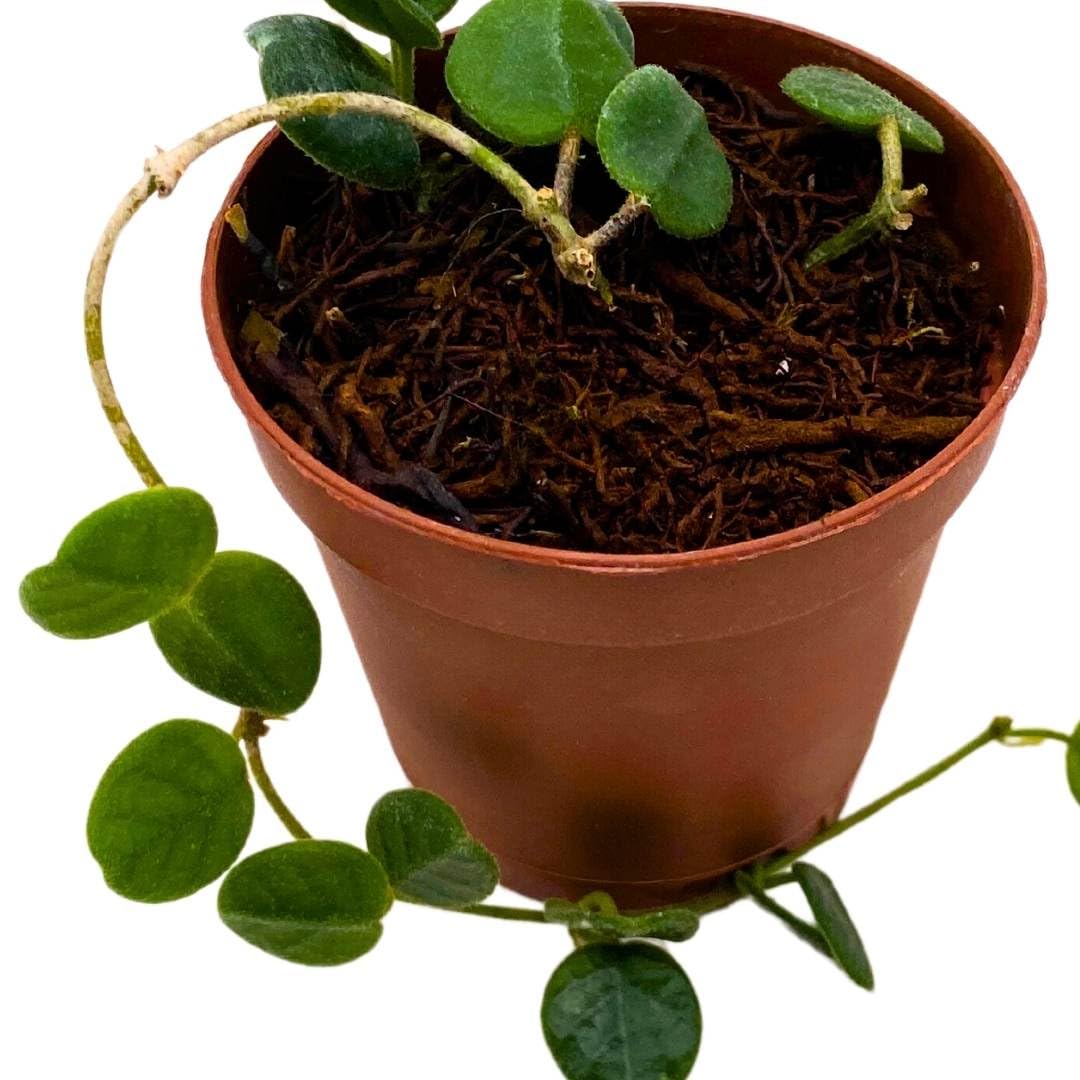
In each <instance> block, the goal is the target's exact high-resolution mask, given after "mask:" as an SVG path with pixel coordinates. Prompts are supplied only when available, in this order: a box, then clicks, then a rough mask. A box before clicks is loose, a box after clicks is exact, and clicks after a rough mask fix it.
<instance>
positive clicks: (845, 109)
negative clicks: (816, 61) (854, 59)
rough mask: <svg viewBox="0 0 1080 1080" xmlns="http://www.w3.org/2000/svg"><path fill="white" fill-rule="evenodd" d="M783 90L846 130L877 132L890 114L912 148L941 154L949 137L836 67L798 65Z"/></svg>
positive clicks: (887, 95) (873, 86) (874, 87)
mask: <svg viewBox="0 0 1080 1080" xmlns="http://www.w3.org/2000/svg"><path fill="white" fill-rule="evenodd" d="M780 89H781V90H783V91H784V93H785V94H787V96H788V97H789V98H791V100H792V101H794V102H795V103H796V104H797V105H801V106H802V107H803V108H804V109H805V110H806V111H807V112H808V113H810V114H811V115H813V116H816V117H817V118H818V119H819V120H824V121H825V122H826V123H829V124H832V125H833V126H834V127H838V128H841V129H842V130H844V131H854V132H856V133H857V134H860V135H873V134H874V133H875V132H876V131H877V129H878V128H879V127H880V126H881V122H882V121H883V120H884V119H885V117H887V116H895V117H896V122H897V124H898V126H899V128H900V141H901V142H902V143H903V145H904V146H906V147H907V148H908V149H909V150H926V151H929V152H931V153H934V154H940V153H942V152H943V151H944V149H945V140H944V139H943V138H942V137H941V132H940V131H938V129H937V128H936V127H934V125H933V124H931V123H930V121H929V120H927V119H926V118H925V117H922V116H920V115H919V114H918V113H917V112H915V110H914V109H909V108H908V107H907V106H906V105H905V104H904V103H903V102H902V101H900V100H899V99H898V98H896V97H894V96H893V95H892V94H890V93H889V92H888V90H883V89H882V88H881V87H880V86H877V85H876V84H874V83H872V82H870V81H869V80H868V79H864V78H863V77H862V76H861V75H856V74H855V72H854V71H848V70H847V69H846V68H835V67H813V66H811V67H798V68H795V70H794V71H790V72H788V74H787V75H786V76H785V78H784V81H783V82H782V83H781V84H780Z"/></svg>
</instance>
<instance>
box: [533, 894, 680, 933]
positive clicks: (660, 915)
mask: <svg viewBox="0 0 1080 1080" xmlns="http://www.w3.org/2000/svg"><path fill="white" fill-rule="evenodd" d="M544 917H545V918H546V919H547V921H548V922H552V923H559V924H560V925H562V926H566V927H568V928H569V929H571V930H576V931H578V932H579V933H583V934H589V935H595V938H596V939H597V940H608V941H617V940H620V939H624V938H656V939H658V940H660V941H688V940H689V939H690V938H692V937H693V936H694V935H695V934H696V933H697V931H698V927H699V926H700V922H701V921H700V919H699V918H698V916H697V915H696V914H695V913H694V912H693V911H691V910H690V909H689V908H664V909H662V910H661V911H650V912H648V913H646V914H642V915H620V914H618V913H611V914H609V913H607V912H598V911H588V910H586V909H585V908H583V907H582V905H580V904H572V903H571V902H570V901H569V900H558V899H555V900H547V901H545V903H544Z"/></svg>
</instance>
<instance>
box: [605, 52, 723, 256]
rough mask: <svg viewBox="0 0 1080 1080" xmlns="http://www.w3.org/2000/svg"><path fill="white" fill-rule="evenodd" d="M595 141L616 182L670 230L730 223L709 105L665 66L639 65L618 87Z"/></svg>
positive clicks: (705, 230)
mask: <svg viewBox="0 0 1080 1080" xmlns="http://www.w3.org/2000/svg"><path fill="white" fill-rule="evenodd" d="M596 144H597V146H598V147H599V150H600V156H601V158H603V161H604V164H605V165H606V166H607V170H608V172H610V173H611V175H612V177H613V178H614V180H615V182H616V183H618V184H619V185H620V186H621V187H624V188H625V189H626V190H627V191H630V192H632V193H633V194H635V195H639V196H642V197H643V198H645V199H647V200H648V202H649V206H650V207H651V209H652V215H653V217H654V218H655V219H656V222H657V224H658V225H659V226H660V227H661V228H662V229H665V230H667V232H669V233H673V234H674V235H675V236H682V237H686V238H694V237H700V236H708V235H709V234H710V233H714V232H717V231H718V230H719V229H721V228H722V227H723V225H724V222H725V221H727V216H728V213H729V211H730V210H731V198H732V184H731V168H730V167H729V165H728V162H727V158H726V157H725V156H724V152H723V151H722V150H721V149H720V147H719V146H718V145H717V142H716V140H715V139H714V138H713V136H712V134H711V132H710V131H709V124H708V120H707V119H706V117H705V110H704V109H702V107H701V106H700V105H699V104H698V103H697V102H696V101H695V100H694V99H693V98H692V97H691V96H690V95H689V94H688V93H687V92H686V91H685V90H684V89H683V88H682V86H680V84H679V81H678V79H676V78H675V76H674V75H671V74H669V73H668V72H666V71H664V69H663V68H658V67H654V66H652V65H650V66H647V67H643V68H638V70H637V71H635V72H634V73H633V74H631V75H628V76H627V77H626V78H625V79H623V81H622V82H621V83H619V85H618V86H616V87H615V89H614V90H613V91H612V92H611V96H610V97H609V98H608V99H607V101H606V102H605V103H604V108H603V110H602V111H601V113H600V121H599V123H598V124H597V128H596Z"/></svg>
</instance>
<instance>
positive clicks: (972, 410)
mask: <svg viewBox="0 0 1080 1080" xmlns="http://www.w3.org/2000/svg"><path fill="white" fill-rule="evenodd" d="M683 75H684V79H685V83H686V86H687V88H688V89H689V90H690V91H691V92H692V93H693V94H694V95H695V97H697V99H698V100H699V101H700V102H701V103H702V105H703V106H704V107H705V109H706V111H707V113H708V115H709V121H710V126H711V128H712V130H713V132H714V134H715V135H716V137H717V138H718V140H719V141H720V143H721V144H722V145H723V148H724V150H725V152H726V153H727V155H728V157H729V159H730V161H731V165H732V169H733V171H734V174H735V204H734V208H733V210H732V214H731V218H730V221H729V223H728V224H727V226H726V227H725V228H724V230H723V231H722V232H721V233H720V234H719V235H718V236H716V237H711V238H709V239H707V240H702V241H696V242H686V241H679V240H675V239H673V238H671V237H669V236H667V235H665V234H664V233H662V232H660V230H658V229H657V228H656V226H655V225H654V224H653V223H652V222H651V221H648V220H647V219H646V220H643V221H639V222H638V223H635V225H634V226H633V227H632V228H631V229H630V230H629V231H628V232H627V233H626V234H625V235H624V236H623V237H622V238H620V239H619V240H617V241H616V242H615V243H614V244H612V245H611V246H610V247H608V248H605V249H604V251H603V253H602V256H603V266H604V269H605V272H606V273H607V275H608V277H609V278H610V280H611V282H612V284H613V286H614V293H615V298H616V307H615V309H614V310H608V309H606V307H605V306H604V305H603V304H602V303H601V302H600V301H599V299H598V298H597V297H596V296H595V294H592V293H590V292H588V291H586V290H584V289H581V288H578V287H576V286H573V285H570V284H569V283H567V282H565V281H564V280H562V279H561V277H560V275H559V274H558V272H557V271H556V269H555V267H554V264H553V262H552V259H551V256H550V251H549V248H548V245H547V242H546V240H544V239H543V238H542V237H541V236H540V235H539V234H538V233H537V232H536V230H535V229H534V228H533V227H532V226H530V225H529V224H528V223H527V222H525V221H524V220H523V218H522V217H521V215H520V213H519V212H517V210H516V209H515V206H516V204H514V203H513V202H512V201H511V200H510V198H509V197H508V196H507V195H506V194H505V193H504V192H503V191H502V189H501V188H500V187H498V185H496V184H495V183H494V182H493V181H491V180H489V179H488V178H487V176H486V175H485V174H483V173H481V172H479V171H478V170H476V169H474V168H462V167H459V166H456V165H453V164H452V163H449V162H448V161H447V160H445V159H444V161H443V163H442V164H441V165H440V166H438V167H436V169H435V170H434V172H433V173H432V174H431V175H430V176H429V183H428V190H427V191H426V192H425V194H424V195H423V196H422V198H421V200H420V203H419V205H418V202H417V199H416V197H415V196H404V195H391V194H383V193H376V192H371V191H367V190H365V189H363V188H359V187H357V186H356V185H353V184H348V183H346V182H344V181H341V180H338V179H334V178H329V177H328V179H327V186H326V190H325V193H324V195H323V196H322V197H321V198H320V199H318V200H317V201H316V202H315V204H314V205H313V206H312V212H311V216H310V219H309V220H306V221H297V222H296V223H295V226H294V227H290V228H289V229H287V230H286V231H285V234H284V235H283V236H282V237H280V238H278V237H262V238H260V239H261V240H263V241H265V242H266V243H268V244H270V245H271V246H273V247H275V248H276V249H277V250H276V253H274V254H271V253H270V252H268V251H267V252H264V258H263V263H264V270H265V275H264V276H265V283H264V284H265V288H264V290H263V291H262V292H261V294H260V295H258V296H255V297H252V298H251V301H252V308H251V313H250V314H249V315H248V318H247V322H246V323H245V326H244V332H243V335H242V336H243V338H244V348H243V350H242V352H243V357H242V360H243V364H244V370H245V373H246V375H247V378H248V380H249V382H250V383H251V385H252V387H253V389H254V390H255V392H256V394H257V395H258V396H259V398H260V400H261V401H262V402H263V403H264V404H265V405H266V406H267V407H269V408H270V409H271V411H272V413H273V415H274V416H275V418H276V419H277V421H278V422H279V423H280V424H281V425H282V427H283V428H285V429H286V430H287V431H288V432H289V433H290V435H291V436H292V437H293V438H295V439H296V440H297V441H298V442H299V443H301V444H302V445H303V446H304V447H305V448H307V449H308V450H310V451H311V452H312V453H313V454H315V455H316V456H317V457H319V458H320V459H321V460H322V461H324V462H325V463H326V464H328V465H329V466H331V467H332V468H334V469H336V470H337V471H338V472H340V473H342V474H343V475H345V476H346V477H348V478H349V479H351V480H353V481H355V482H356V483H359V484H361V485H362V486H364V487H367V488H369V489H371V490H373V491H375V492H376V493H377V494H379V495H380V496H382V497H383V498H387V499H390V500H392V501H394V502H397V503H399V504H401V505H404V506H408V507H410V508H412V509H414V510H417V511H419V512H420V513H424V514H427V515H429V516H431V517H435V518H438V519H440V520H443V521H450V522H453V523H454V524H456V525H459V526H460V527H462V528H467V529H472V530H479V531H480V532H483V533H486V534H488V535H491V536H496V537H500V538H503V539H509V540H516V541H521V542H523V543H529V544H540V545H545V546H549V547H561V548H572V549H576V550H583V551H603V552H612V553H635V554H640V553H663V552H678V551H690V550H695V549H700V548H707V547H712V546H716V545H721V544H729V543H733V542H736V541H740V540H747V539H750V538H752V537H760V536H765V535H767V534H770V533H775V532H779V531H782V530H785V529H791V528H794V527H796V526H799V525H803V524H806V523H808V522H811V521H814V520H815V519H818V518H821V517H822V516H824V515H826V514H828V513H830V512H833V511H836V510H839V509H842V508H844V507H848V506H851V505H852V504H853V503H856V502H859V501H861V500H863V499H866V498H867V497H869V496H870V495H871V494H873V493H875V492H878V491H881V490H882V489H883V488H885V487H887V486H888V485H890V484H892V483H894V482H895V481H897V480H899V479H900V478H901V477H903V476H904V475H905V474H906V473H908V472H910V471H911V470H913V469H915V468H917V467H918V466H919V465H921V464H922V463H923V462H925V461H926V460H927V459H929V458H930V457H931V456H933V455H934V454H935V453H937V452H938V451H939V450H940V449H941V448H942V447H943V446H944V445H945V444H946V443H947V442H948V441H950V440H951V439H952V438H954V437H955V436H956V435H957V434H959V432H960V431H961V430H962V429H963V428H964V426H965V425H966V424H967V423H968V422H969V420H970V418H971V417H973V416H974V415H975V414H976V413H977V412H978V410H979V408H980V404H981V402H980V394H981V392H982V390H983V387H984V385H985V384H986V381H987V378H988V376H987V370H988V367H989V366H990V365H991V364H992V362H993V358H994V347H995V341H996V334H995V322H994V310H993V306H992V303H991V299H992V298H990V297H988V296H987V295H985V291H984V290H983V288H982V287H981V285H980V280H979V274H978V268H977V266H975V265H974V264H972V263H970V262H967V261H965V260H964V259H963V257H962V256H961V253H960V252H959V251H958V250H957V249H956V247H955V245H954V244H953V243H951V242H950V240H949V238H948V236H947V235H946V233H945V232H944V231H943V229H942V227H941V226H940V225H939V224H938V223H937V222H936V221H935V219H934V217H933V212H932V198H933V192H931V202H930V204H928V206H927V207H926V209H925V211H924V212H923V213H921V214H920V215H919V216H918V217H917V219H916V222H915V224H914V226H913V227H912V229H911V230H910V231H909V232H907V233H904V234H899V233H897V234H894V235H893V236H892V237H890V238H888V239H886V240H882V241H880V242H875V243H874V244H872V245H870V246H868V247H867V248H865V249H864V250H862V251H860V252H857V253H854V254H852V255H850V256H848V257H846V258H845V259H843V260H842V261H839V262H837V263H835V264H833V265H832V266H830V267H826V268H820V269H818V270H815V271H814V272H813V273H812V274H811V275H807V274H805V273H804V272H803V270H802V268H801V260H802V259H803V258H804V257H805V256H806V254H807V252H808V251H809V250H810V249H811V248H812V247H813V246H815V245H816V244H817V243H819V242H820V241H821V240H823V239H824V238H826V237H827V236H830V235H832V234H833V233H835V232H836V231H837V230H838V229H839V228H841V227H842V225H843V224H844V223H846V222H847V221H849V220H851V219H852V218H853V217H855V216H856V215H857V214H859V213H861V212H862V211H864V210H865V209H867V208H868V207H869V205H870V203H871V201H872V200H873V197H874V194H875V193H876V190H877V187H878V179H879V168H880V164H879V162H880V159H879V154H878V149H877V144H876V142H875V141H874V140H867V139H859V138H855V137H852V136H850V135H845V134H841V133H835V132H831V131H828V130H826V129H823V128H821V127H819V126H816V125H815V124H813V123H812V122H809V121H808V120H807V119H806V118H805V117H803V116H802V115H800V114H796V113H788V112H780V111H777V110H776V109H775V108H774V107H773V106H771V105H769V104H768V103H766V102H765V101H764V100H763V99H761V98H759V97H758V96H756V95H755V94H753V93H751V92H748V91H746V90H744V89H741V88H738V87H735V86H733V85H732V84H730V83H729V82H728V81H727V80H725V79H723V78H722V77H720V76H718V75H716V74H715V73H709V72H699V71H688V72H684V73H683ZM428 149H429V151H431V153H430V155H429V156H431V157H437V154H438V151H437V148H431V147H429V148H428ZM513 161H514V164H515V166H516V167H518V168H519V169H520V170H521V171H522V172H524V173H525V175H526V176H528V177H529V179H530V180H531V181H532V182H533V183H535V184H536V185H537V186H540V185H541V184H549V183H550V182H551V177H552V175H553V172H554V163H555V161H554V151H553V150H551V149H548V150H543V151H528V152H515V153H514V154H513ZM621 198H622V193H621V192H619V191H618V190H617V189H616V188H615V187H614V185H613V184H612V183H611V182H610V180H608V178H607V177H606V175H605V174H604V170H603V167H602V166H601V165H600V164H599V163H598V161H597V160H596V155H595V152H594V151H591V150H590V151H588V154H587V159H586V160H585V161H583V162H582V166H581V168H580V169H579V173H578V179H577V184H576V190H575V207H574V219H575V224H576V226H577V228H578V230H579V231H580V232H582V233H585V232H587V231H589V230H590V229H591V228H593V227H595V226H596V225H598V224H600V223H601V222H602V221H603V220H604V219H605V218H606V217H607V215H608V214H609V213H611V212H612V210H614V208H615V207H617V206H618V204H619V203H620V201H621ZM253 246H254V247H255V248H256V249H257V248H258V241H255V242H254V245H253Z"/></svg>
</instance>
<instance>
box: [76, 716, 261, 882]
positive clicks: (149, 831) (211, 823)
mask: <svg viewBox="0 0 1080 1080" xmlns="http://www.w3.org/2000/svg"><path fill="white" fill-rule="evenodd" d="M254 810H255V801H254V798H253V796H252V793H251V787H250V785H249V784H248V779H247V767H246V766H245V764H244V756H243V754H242V753H241V752H240V748H239V747H238V746H237V744H236V741H235V740H234V739H232V738H231V737H230V736H229V735H227V734H226V733H225V732H224V731H221V730H220V729H219V728H216V727H212V726H211V725H210V724H204V723H201V722H200V721H198V720H168V721H166V722H165V723H164V724H158V725H157V726H156V727H152V728H150V730H149V731H145V732H143V734H142V735H140V736H139V737H138V738H137V739H135V741H134V742H132V743H129V744H128V745H127V746H126V747H125V748H124V749H123V750H122V751H121V752H120V755H119V756H118V757H117V758H116V760H115V761H113V763H112V764H111V765H110V766H109V767H108V769H106V770H105V775H104V776H103V777H102V778H101V783H100V784H98V787H97V791H96V792H95V793H94V798H93V801H92V802H91V804H90V815H89V818H88V820H87V824H86V835H87V839H88V841H89V843H90V851H91V852H92V853H93V856H94V858H95V859H97V861H98V864H99V865H100V866H101V869H102V872H103V873H104V875H105V881H106V883H107V884H108V886H109V888H111V889H113V890H115V891H116V892H118V893H119V894H120V895H121V896H126V897H127V898H128V899H129V900H142V901H144V902H146V903H161V902H162V901H166V900H179V899H180V898H181V897H183V896H190V895H191V894H192V893H193V892H197V891H198V890H199V889H201V888H202V887H203V886H204V885H209V884H210V882H212V881H214V880H215V879H216V878H219V877H220V876H221V875H222V874H224V873H225V871H226V870H228V869H229V867H230V866H232V864H233V863H234V862H236V859H237V858H238V856H239V855H240V851H241V849H242V848H243V846H244V844H245V842H246V841H247V837H248V833H249V832H250V830H251V819H252V815H253V813H254Z"/></svg>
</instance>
